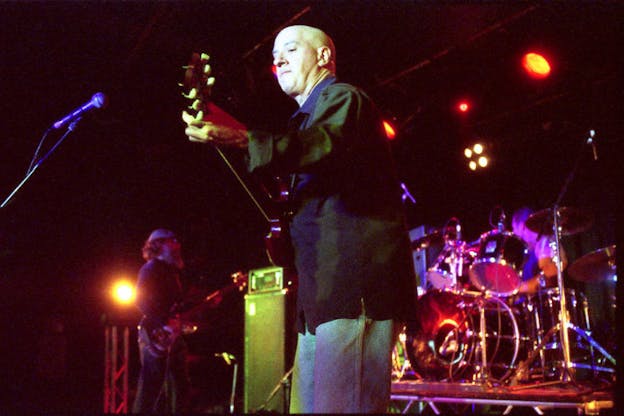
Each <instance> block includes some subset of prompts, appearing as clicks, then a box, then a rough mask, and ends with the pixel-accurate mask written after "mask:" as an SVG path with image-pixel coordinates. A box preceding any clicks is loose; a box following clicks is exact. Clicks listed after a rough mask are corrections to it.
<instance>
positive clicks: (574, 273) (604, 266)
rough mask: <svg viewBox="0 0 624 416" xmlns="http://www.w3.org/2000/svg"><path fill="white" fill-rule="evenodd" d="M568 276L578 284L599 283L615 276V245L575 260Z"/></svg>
mask: <svg viewBox="0 0 624 416" xmlns="http://www.w3.org/2000/svg"><path fill="white" fill-rule="evenodd" d="M568 274H569V275H570V277H571V278H572V279H574V280H577V281H579V282H600V281H603V280H607V279H610V278H612V277H613V276H615V244H613V245H612V246H608V247H605V248H601V249H600V250H596V251H592V252H591V253H588V254H585V255H584V256H583V257H581V258H579V259H578V260H576V261H575V262H574V263H572V265H571V266H570V267H569V268H568Z"/></svg>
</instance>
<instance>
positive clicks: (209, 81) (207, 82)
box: [206, 77, 215, 87]
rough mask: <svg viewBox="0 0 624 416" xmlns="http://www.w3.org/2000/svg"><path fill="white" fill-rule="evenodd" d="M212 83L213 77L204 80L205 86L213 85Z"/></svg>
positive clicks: (213, 81)
mask: <svg viewBox="0 0 624 416" xmlns="http://www.w3.org/2000/svg"><path fill="white" fill-rule="evenodd" d="M214 83H215V78H214V77H209V78H208V79H207V80H206V85H207V86H209V87H212V86H214Z"/></svg>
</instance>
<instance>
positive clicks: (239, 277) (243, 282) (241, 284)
mask: <svg viewBox="0 0 624 416" xmlns="http://www.w3.org/2000/svg"><path fill="white" fill-rule="evenodd" d="M230 277H231V278H232V283H234V285H235V286H236V287H237V288H238V290H239V291H241V292H242V291H243V290H244V289H245V288H246V287H247V282H248V281H249V275H248V274H247V273H244V272H241V271H237V272H234V273H232V274H231V275H230Z"/></svg>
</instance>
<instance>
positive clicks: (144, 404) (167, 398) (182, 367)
mask: <svg viewBox="0 0 624 416" xmlns="http://www.w3.org/2000/svg"><path fill="white" fill-rule="evenodd" d="M138 338H139V340H138V341H139V353H140V359H141V371H140V373H139V381H138V383H137V394H136V397H135V400H134V404H133V408H132V412H133V413H169V414H171V413H179V412H184V411H187V410H188V397H189V392H190V379H189V375H188V369H187V363H186V357H187V346H186V341H184V338H182V337H179V338H178V339H177V340H176V341H175V342H174V343H173V345H172V346H171V350H170V351H169V354H158V353H156V352H155V350H154V348H152V347H150V341H149V337H148V336H147V334H146V332H145V328H141V329H139V337H138Z"/></svg>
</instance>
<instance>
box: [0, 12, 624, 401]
mask: <svg viewBox="0 0 624 416" xmlns="http://www.w3.org/2000/svg"><path fill="white" fill-rule="evenodd" d="M622 12H623V10H622V7H621V6H619V5H616V3H615V2H613V3H611V2H599V3H593V2H592V3H589V2H587V3H585V2H572V3H571V4H570V3H569V2H566V3H563V2H562V3H559V2H548V3H546V2H544V3H542V2H538V3H535V4H533V3H530V2H522V3H513V4H506V3H502V2H501V3H491V4H476V3H475V4H455V3H444V4H442V5H438V4H434V3H428V2H425V3H414V2H402V1H398V2H384V3H383V4H381V2H379V4H376V2H364V1H362V2H284V1H254V2H243V1H231V2H225V1H223V2H219V1H215V2H117V1H111V2H15V3H13V2H8V3H7V2H2V3H0V39H1V47H0V68H1V72H0V85H1V90H0V91H1V97H2V99H1V100H0V105H1V108H0V114H2V117H0V132H1V133H0V134H1V140H0V198H1V199H2V200H4V198H6V196H8V195H9V194H10V192H11V191H12V190H13V189H14V188H15V186H16V185H17V184H18V183H19V182H20V181H21V180H22V178H23V176H24V174H25V172H26V169H27V167H28V165H29V163H30V160H31V158H32V155H33V153H34V151H35V148H36V147H37V145H38V143H39V140H40V138H41V137H42V136H43V135H44V133H45V132H46V130H47V129H48V128H49V127H50V126H51V124H52V123H53V122H54V121H56V120H58V119H59V118H61V117H63V116H64V115H66V114H68V113H69V112H71V111H72V110H73V109H74V108H77V107H78V106H80V105H82V104H83V103H85V102H87V101H88V100H89V99H90V97H91V96H92V95H93V93H95V92H98V91H102V92H104V93H105V94H106V95H107V96H108V98H109V101H110V104H109V106H108V108H107V109H106V110H103V111H96V112H92V113H91V114H89V115H88V116H87V117H85V118H84V119H83V120H82V121H81V122H80V124H79V125H78V127H77V129H76V130H75V131H74V132H73V133H72V134H70V135H69V136H68V137H67V139H66V140H65V141H64V142H63V143H62V145H60V146H59V148H58V150H57V151H56V152H55V153H54V154H53V155H52V156H51V157H50V158H49V159H48V160H47V161H46V162H45V163H44V164H43V165H41V166H40V167H39V169H38V170H37V171H36V172H35V174H34V175H33V176H32V177H31V178H30V180H29V181H28V182H27V183H26V184H25V185H24V186H23V187H22V188H21V190H20V191H19V192H18V193H17V194H16V195H15V197H14V198H13V199H12V201H11V202H10V204H8V206H7V207H5V208H3V209H1V210H0V290H1V296H2V301H1V302H0V311H1V315H2V318H1V322H2V332H3V334H4V341H3V342H2V344H3V348H6V352H5V353H4V354H3V359H2V368H1V371H2V373H1V374H0V379H2V380H3V381H5V382H7V386H6V387H5V388H3V389H2V402H3V403H4V404H5V405H6V406H8V408H9V409H12V410H35V411H38V410H42V409H59V410H95V411H98V410H100V409H101V408H102V384H103V383H102V380H103V366H104V348H103V347H104V325H103V323H105V322H118V321H115V320H116V319H122V318H123V319H126V320H127V321H126V322H131V323H132V324H131V328H132V329H134V328H133V327H134V323H135V321H134V320H136V319H137V316H136V311H134V310H133V309H129V310H127V311H120V310H116V309H115V308H114V307H113V306H112V305H111V301H110V299H109V296H108V292H107V290H108V287H109V285H110V283H111V282H112V281H113V280H114V279H115V278H116V277H118V276H126V277H128V278H129V279H131V280H133V279H134V276H135V275H136V272H137V270H138V269H139V267H140V266H141V264H142V260H141V257H140V247H141V245H142V243H143V241H144V240H145V238H146V237H147V235H148V233H149V232H150V231H151V230H152V229H154V228H157V227H167V228H171V229H173V230H176V232H178V233H179V235H180V238H181V239H182V242H183V245H184V253H185V258H186V262H187V270H186V272H187V278H188V282H189V283H191V284H193V285H195V286H197V287H200V288H202V289H204V290H207V291H208V290H212V289H216V288H218V287H221V286H224V285H227V284H228V282H229V275H230V274H231V273H233V272H235V271H237V270H243V271H247V270H249V269H254V268H260V267H264V266H267V265H268V261H267V259H266V257H265V254H264V246H263V241H262V238H263V235H264V233H265V232H266V230H267V224H266V222H265V220H264V219H263V217H262V216H261V215H260V214H259V212H258V211H257V209H256V208H255V207H254V205H253V204H252V203H251V201H250V199H249V197H248V196H247V195H246V194H245V193H244V192H243V190H242V189H241V186H240V185H239V184H238V183H237V182H236V180H235V178H234V176H233V175H232V174H231V172H229V171H228V169H227V167H226V166H225V164H224V163H223V161H222V160H221V159H220V158H219V156H218V155H217V154H216V153H215V151H214V149H212V148H210V147H209V146H202V145H199V144H194V143H190V142H188V141H187V140H186V137H185V136H184V133H183V131H184V124H183V123H182V121H181V119H180V114H181V111H182V109H183V108H184V106H185V105H186V102H185V100H184V99H183V98H182V96H181V94H180V93H181V89H180V87H179V86H178V82H180V81H181V80H182V76H183V70H182V65H184V64H185V63H186V62H187V61H188V59H189V57H190V54H191V53H192V52H194V51H206V52H208V53H210V55H211V63H212V66H213V70H214V73H215V74H216V76H217V86H216V87H215V90H214V97H215V100H216V101H217V102H218V103H220V104H221V105H223V106H224V107H226V108H227V109H228V110H230V111H231V112H232V113H233V114H235V115H236V116H237V117H238V118H239V119H241V120H242V121H244V122H245V123H247V124H248V125H249V126H255V127H260V128H273V129H279V128H281V127H282V126H283V125H284V121H285V120H286V119H287V118H288V116H289V115H290V114H291V113H292V111H294V109H295V103H294V102H293V101H291V100H290V99H289V98H287V97H285V96H283V95H282V94H281V92H280V91H279V88H278V86H277V83H276V82H275V80H274V79H273V76H272V74H271V58H270V56H271V49H272V38H273V34H274V33H275V32H276V31H277V30H278V29H279V28H280V27H282V26H283V25H285V24H286V23H287V22H290V23H305V24H311V25H315V26H318V27H320V28H322V29H324V30H325V31H327V32H328V33H329V34H330V35H331V36H332V37H333V38H334V40H335V43H336V46H337V50H338V53H337V55H338V74H339V77H340V78H341V79H342V80H344V81H349V82H352V83H355V84H357V85H359V86H361V87H363V88H364V89H365V90H367V91H368V92H369V93H370V95H371V96H372V97H373V98H374V99H375V100H376V101H377V103H378V105H379V107H380V108H381V110H382V111H383V112H384V113H385V114H386V115H387V117H388V119H390V120H392V121H393V122H394V124H395V126H397V128H398V135H397V138H396V139H395V140H394V141H393V142H392V148H393V151H394V153H395V156H396V161H397V168H398V171H399V174H400V177H401V180H402V181H403V182H404V183H405V184H406V186H407V187H408V188H409V190H410V191H411V193H412V194H413V195H414V197H415V199H416V201H417V202H416V204H409V205H407V206H406V208H407V214H408V220H409V226H410V228H412V227H417V226H419V225H425V226H427V228H428V229H430V228H437V227H441V226H442V225H444V223H445V222H446V221H447V220H448V219H449V218H451V217H453V216H454V217H457V218H459V219H460V220H461V222H462V226H463V228H464V239H465V240H467V241H473V240H475V239H477V238H478V237H479V235H480V234H481V233H483V232H486V231H488V230H490V229H491V228H492V225H491V224H490V222H489V216H490V213H491V211H492V210H493V208H494V207H496V206H501V207H503V208H504V210H505V211H506V213H507V214H508V217H510V216H511V213H512V212H513V210H514V209H515V208H517V207H519V206H522V205H529V206H532V207H533V208H535V209H545V208H549V207H551V206H552V205H553V204H554V203H555V201H556V200H557V197H558V195H559V194H560V192H561V189H562V187H563V184H564V182H566V178H569V179H570V181H569V185H568V187H567V189H566V192H565V194H564V195H563V199H562V200H561V201H560V205H561V206H572V207H578V208H582V209H585V210H587V211H588V212H590V213H591V214H592V216H593V218H594V222H593V226H592V227H591V229H589V230H587V231H585V232H582V233H579V234H576V235H573V236H570V237H566V238H565V241H564V244H565V248H566V249H567V250H568V252H569V256H570V259H571V261H574V260H575V259H577V258H579V257H580V256H582V255H583V254H586V253H589V252H591V251H593V250H596V249H600V248H602V247H605V246H607V245H610V244H615V241H616V212H617V207H618V206H619V205H620V204H621V200H618V194H617V193H616V191H617V184H618V183H619V181H618V178H619V176H620V175H621V171H622V169H621V165H620V163H621V162H620V161H619V156H620V154H621V153H620V148H621V142H622V123H621V114H622V112H621V110H622V108H621V84H620V78H619V75H620V74H621V72H620V70H621V67H620V63H621V62H620V60H621V56H622V50H624V48H623V45H622V41H621V22H622V17H623V13H622ZM297 15H298V16H299V17H298V18H296V19H294V20H292V19H293V17H294V16H297ZM531 48H534V49H537V50H539V51H542V52H544V53H545V54H547V55H548V56H549V57H550V58H551V60H552V66H553V72H552V74H551V76H550V77H549V78H547V79H544V80H532V79H529V78H528V77H527V76H526V75H525V74H524V73H523V72H522V70H521V69H520V65H519V60H520V58H521V56H522V54H523V53H524V52H527V51H528V50H529V49H531ZM465 96H467V97H470V98H471V100H472V102H473V109H472V111H471V112H470V113H469V114H466V115H461V116H460V115H459V114H457V113H456V112H455V111H454V109H453V106H454V105H455V103H456V102H457V100H458V99H459V98H461V97H465ZM590 129H594V130H595V131H596V138H595V140H596V147H597V153H598V161H594V160H593V157H592V149H591V147H590V146H588V145H585V144H584V143H585V140H586V138H587V137H588V132H589V130H590ZM61 133H62V131H53V132H51V133H50V134H49V135H48V136H47V138H46V141H45V143H44V145H43V148H44V152H45V151H47V149H49V148H50V146H51V145H52V144H53V143H54V142H55V141H56V140H58V139H59V138H60V136H61ZM475 139H479V140H481V141H483V142H485V143H486V145H487V146H488V148H489V149H490V152H491V154H492V156H493V160H492V163H491V165H490V167H489V168H488V169H487V170H484V171H481V172H476V173H473V172H471V171H469V170H468V169H467V167H466V163H465V161H464V160H463V149H464V147H465V146H466V145H468V144H471V143H472V142H474V141H475ZM234 159H235V164H238V163H239V162H240V160H239V159H237V158H234ZM575 165H576V166H577V168H576V169H575V170H574V176H571V172H572V171H573V167H574V166H575ZM570 285H577V282H570ZM602 285H603V283H594V284H592V285H591V286H592V287H589V288H585V287H582V286H581V287H577V288H578V289H580V290H587V291H588V292H591V291H592V290H593V291H598V292H600V291H601V290H602V289H603V288H602V287H601V286H602ZM596 287H598V289H595V288H596ZM599 308H600V306H596V310H598V309H599ZM242 317H243V301H242V295H232V296H229V297H227V298H226V299H225V300H224V302H223V304H222V305H221V307H220V308H219V309H217V310H214V311H211V313H209V314H206V316H205V325H204V326H203V327H202V330H201V331H200V333H199V334H196V335H193V336H190V337H189V343H190V344H191V347H192V352H193V354H194V356H195V362H194V364H193V368H192V371H193V373H192V375H193V378H194V381H195V383H196V385H197V386H198V388H199V389H200V390H201V394H200V396H201V397H200V398H199V399H198V401H201V402H202V403H201V406H206V407H210V406H219V405H222V404H224V403H226V402H227V400H228V395H229V388H230V382H231V379H230V377H231V373H230V372H231V367H227V366H226V365H225V364H224V363H223V361H222V360H221V361H220V359H217V358H215V357H214V356H213V354H214V353H217V352H222V351H229V352H231V353H233V354H235V355H236V356H238V357H240V359H241V360H242V342H243V340H242V337H243V330H242V322H243V320H242ZM111 320H112V321H111ZM59 325H62V326H59ZM55 328H56V330H55ZM131 355H132V362H131V383H130V384H131V389H134V384H135V374H136V351H135V341H134V334H133V333H132V335H131ZM46 357H48V358H46ZM239 374H242V373H241V372H239Z"/></svg>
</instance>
